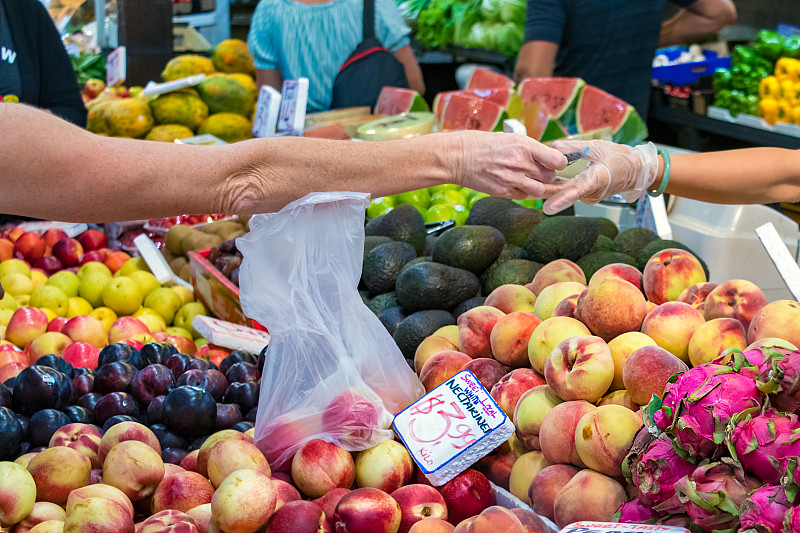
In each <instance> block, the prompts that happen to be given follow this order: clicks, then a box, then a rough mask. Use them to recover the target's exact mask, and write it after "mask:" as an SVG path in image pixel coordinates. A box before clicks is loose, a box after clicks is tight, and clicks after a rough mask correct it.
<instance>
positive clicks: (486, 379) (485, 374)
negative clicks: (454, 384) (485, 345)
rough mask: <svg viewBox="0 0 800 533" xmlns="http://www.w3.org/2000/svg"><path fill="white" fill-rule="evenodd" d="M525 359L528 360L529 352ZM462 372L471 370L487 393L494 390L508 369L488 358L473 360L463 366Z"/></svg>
mask: <svg viewBox="0 0 800 533" xmlns="http://www.w3.org/2000/svg"><path fill="white" fill-rule="evenodd" d="M525 357H526V359H527V352H526V355H525ZM461 370H469V371H470V372H472V373H473V374H475V377H476V378H478V381H480V382H481V385H483V388H485V389H486V390H487V391H490V390H492V387H494V386H495V384H497V382H498V381H500V380H501V379H502V378H503V376H505V375H506V374H507V373H508V371H507V370H506V367H504V366H503V365H502V364H500V363H499V362H498V361H496V360H495V359H488V358H486V357H479V358H478V359H472V360H471V361H470V362H468V363H467V364H466V365H464V366H462V367H461ZM459 372H460V370H459Z"/></svg>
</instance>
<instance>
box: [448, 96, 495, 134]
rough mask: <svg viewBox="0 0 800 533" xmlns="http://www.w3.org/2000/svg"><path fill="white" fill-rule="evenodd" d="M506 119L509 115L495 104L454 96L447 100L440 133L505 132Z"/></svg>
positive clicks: (468, 97)
mask: <svg viewBox="0 0 800 533" xmlns="http://www.w3.org/2000/svg"><path fill="white" fill-rule="evenodd" d="M506 118H508V114H507V113H506V111H505V109H503V108H502V107H501V106H499V105H497V104H495V103H494V102H490V101H489V100H485V99H482V98H476V97H474V96H472V97H470V96H464V95H460V94H453V95H450V97H449V99H448V100H447V102H446V104H445V106H444V111H443V112H442V119H441V121H439V122H438V124H439V131H450V130H481V131H503V121H504V120H505V119H506Z"/></svg>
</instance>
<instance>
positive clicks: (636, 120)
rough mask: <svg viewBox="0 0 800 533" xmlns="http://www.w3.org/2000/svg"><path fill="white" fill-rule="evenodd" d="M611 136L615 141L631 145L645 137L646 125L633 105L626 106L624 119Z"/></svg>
mask: <svg viewBox="0 0 800 533" xmlns="http://www.w3.org/2000/svg"><path fill="white" fill-rule="evenodd" d="M612 138H613V140H614V142H615V143H619V144H629V145H631V146H636V145H637V144H639V143H641V142H642V141H644V140H645V139H646V138H647V125H646V124H645V123H644V120H642V116H641V115H640V114H639V113H638V111H636V109H634V107H633V106H628V112H627V114H626V115H625V120H624V121H623V122H622V126H620V128H619V129H618V130H617V131H616V132H614V135H613V137H612Z"/></svg>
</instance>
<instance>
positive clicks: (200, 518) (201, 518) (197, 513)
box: [186, 503, 211, 533]
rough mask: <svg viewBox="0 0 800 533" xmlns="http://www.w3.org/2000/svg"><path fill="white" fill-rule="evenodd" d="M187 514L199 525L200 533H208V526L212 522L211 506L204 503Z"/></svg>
mask: <svg viewBox="0 0 800 533" xmlns="http://www.w3.org/2000/svg"><path fill="white" fill-rule="evenodd" d="M186 514H187V515H188V516H189V518H191V519H192V520H194V523H195V524H197V531H198V533H208V524H209V522H211V504H210V503H204V504H203V505H198V506H197V507H195V508H194V509H189V510H188V511H186Z"/></svg>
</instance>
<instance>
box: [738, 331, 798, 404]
mask: <svg viewBox="0 0 800 533" xmlns="http://www.w3.org/2000/svg"><path fill="white" fill-rule="evenodd" d="M728 364H729V365H730V366H731V368H733V369H734V370H735V371H736V372H737V373H739V374H741V375H743V376H747V377H749V378H751V379H752V380H754V381H755V382H756V385H757V386H758V388H759V390H761V391H762V392H764V393H766V394H769V397H770V402H771V404H772V406H773V407H774V408H776V409H777V410H779V411H783V412H786V413H796V412H797V411H798V410H800V350H787V349H785V348H777V347H775V348H757V349H753V350H747V351H746V352H743V353H742V352H739V353H734V354H733V357H732V358H731V359H730V362H729V363H728Z"/></svg>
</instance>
